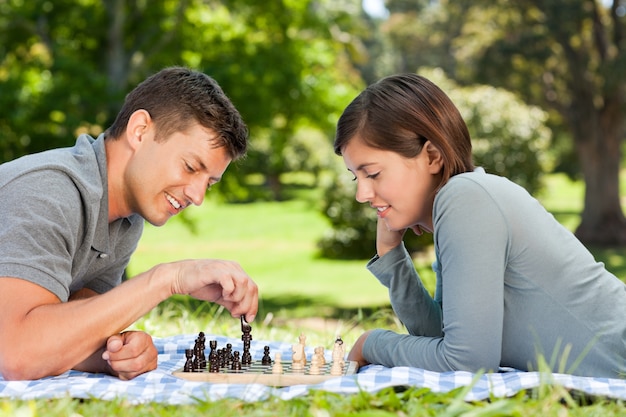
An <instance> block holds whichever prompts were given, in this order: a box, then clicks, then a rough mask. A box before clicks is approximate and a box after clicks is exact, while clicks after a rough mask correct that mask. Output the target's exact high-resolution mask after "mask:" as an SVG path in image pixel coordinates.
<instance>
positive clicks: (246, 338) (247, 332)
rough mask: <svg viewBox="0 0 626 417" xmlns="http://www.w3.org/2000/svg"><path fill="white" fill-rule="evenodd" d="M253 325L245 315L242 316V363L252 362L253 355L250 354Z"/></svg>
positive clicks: (248, 363)
mask: <svg viewBox="0 0 626 417" xmlns="http://www.w3.org/2000/svg"><path fill="white" fill-rule="evenodd" d="M251 332H252V326H250V325H249V324H248V322H247V321H246V318H245V316H241V333H242V334H241V340H242V341H243V355H242V357H241V363H242V364H243V365H250V364H251V363H252V355H251V354H250V341H251V340H252V334H251Z"/></svg>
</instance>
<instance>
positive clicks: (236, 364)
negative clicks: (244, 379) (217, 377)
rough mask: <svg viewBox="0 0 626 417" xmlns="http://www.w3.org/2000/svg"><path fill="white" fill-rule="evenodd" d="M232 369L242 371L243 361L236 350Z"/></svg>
mask: <svg viewBox="0 0 626 417" xmlns="http://www.w3.org/2000/svg"><path fill="white" fill-rule="evenodd" d="M230 369H231V370H233V371H241V361H240V360H239V352H238V351H235V352H234V353H233V363H232V365H231V366H230Z"/></svg>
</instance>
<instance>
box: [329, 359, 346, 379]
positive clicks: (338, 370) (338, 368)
mask: <svg viewBox="0 0 626 417" xmlns="http://www.w3.org/2000/svg"><path fill="white" fill-rule="evenodd" d="M330 374H331V375H333V376H339V375H343V362H342V361H333V363H332V365H330Z"/></svg>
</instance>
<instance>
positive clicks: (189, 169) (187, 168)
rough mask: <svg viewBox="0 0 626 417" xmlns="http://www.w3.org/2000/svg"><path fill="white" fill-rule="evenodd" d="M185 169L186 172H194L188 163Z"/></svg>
mask: <svg viewBox="0 0 626 417" xmlns="http://www.w3.org/2000/svg"><path fill="white" fill-rule="evenodd" d="M185 169H186V170H187V172H195V169H193V167H192V166H191V165H189V164H188V163H185Z"/></svg>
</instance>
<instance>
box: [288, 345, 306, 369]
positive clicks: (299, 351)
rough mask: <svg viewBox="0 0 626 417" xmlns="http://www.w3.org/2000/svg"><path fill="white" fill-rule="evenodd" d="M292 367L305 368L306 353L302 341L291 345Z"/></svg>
mask: <svg viewBox="0 0 626 417" xmlns="http://www.w3.org/2000/svg"><path fill="white" fill-rule="evenodd" d="M291 352H292V355H291V362H292V363H291V369H293V370H294V371H297V370H302V369H304V366H305V364H306V355H305V353H304V346H303V345H301V344H300V343H296V344H294V345H291Z"/></svg>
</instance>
